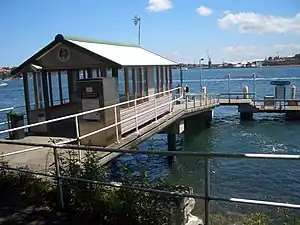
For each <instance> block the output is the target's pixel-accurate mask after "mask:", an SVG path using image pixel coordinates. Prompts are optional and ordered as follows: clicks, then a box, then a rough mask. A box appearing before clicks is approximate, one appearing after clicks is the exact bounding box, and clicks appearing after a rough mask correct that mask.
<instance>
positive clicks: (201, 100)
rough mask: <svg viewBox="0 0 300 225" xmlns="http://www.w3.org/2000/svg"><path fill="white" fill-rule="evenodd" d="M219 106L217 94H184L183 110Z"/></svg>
mask: <svg viewBox="0 0 300 225" xmlns="http://www.w3.org/2000/svg"><path fill="white" fill-rule="evenodd" d="M218 104H219V94H217V93H202V94H195V93H190V94H186V101H185V108H186V109H188V108H197V107H206V106H209V107H211V106H217V105H218Z"/></svg>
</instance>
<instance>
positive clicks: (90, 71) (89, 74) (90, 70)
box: [87, 68, 93, 78]
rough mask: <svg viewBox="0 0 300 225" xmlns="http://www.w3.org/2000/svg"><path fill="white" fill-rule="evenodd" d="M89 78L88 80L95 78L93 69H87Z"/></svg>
mask: <svg viewBox="0 0 300 225" xmlns="http://www.w3.org/2000/svg"><path fill="white" fill-rule="evenodd" d="M87 77H88V78H93V69H92V68H88V69H87Z"/></svg>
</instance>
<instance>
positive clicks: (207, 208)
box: [204, 158, 210, 225]
mask: <svg viewBox="0 0 300 225" xmlns="http://www.w3.org/2000/svg"><path fill="white" fill-rule="evenodd" d="M204 191H205V206H204V213H205V218H204V221H205V222H204V224H205V225H209V224H210V218H209V215H210V203H209V201H210V162H209V158H205V190H204Z"/></svg>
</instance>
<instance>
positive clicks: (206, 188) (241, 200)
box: [0, 140, 300, 225]
mask: <svg viewBox="0 0 300 225" xmlns="http://www.w3.org/2000/svg"><path fill="white" fill-rule="evenodd" d="M1 143H5V144H14V145H26V146H36V147H49V148H53V150H54V162H55V168H56V173H55V175H54V178H55V179H56V180H57V186H58V190H59V192H60V203H61V206H62V207H64V196H63V186H62V185H61V180H73V181H79V182H85V183H93V184H97V185H103V186H110V187H115V188H122V189H127V190H137V191H142V192H148V193H156V194H163V195H171V196H178V197H189V198H197V199H202V200H204V201H205V207H204V213H205V218H204V219H205V224H206V225H209V224H210V201H211V200H214V201H223V202H235V203H245V204H254V205H266V206H275V207H284V208H291V209H300V204H292V203H286V202H285V203H284V202H274V201H265V200H263V201H262V200H254V199H245V198H234V197H228V198H226V197H219V196H213V195H211V192H210V176H211V169H210V159H214V158H247V159H270V160H272V159H283V160H300V155H287V154H256V153H210V152H199V151H197V152H180V151H145V150H139V151H136V150H132V149H122V150H121V149H111V148H103V147H95V146H89V147H85V146H75V145H71V146H70V145H63V144H37V143H28V142H13V141H1V140H0V144H1ZM57 149H66V150H87V151H97V152H99V151H101V152H111V153H113V152H115V153H120V154H127V153H130V154H145V155H159V156H193V157H200V158H204V160H205V164H204V166H205V174H204V178H205V179H204V195H200V194H194V193H193V194H190V193H184V192H174V191H169V190H160V189H155V188H145V187H138V186H131V185H123V184H119V183H114V182H106V181H97V180H91V179H84V178H77V177H69V176H63V175H61V174H60V172H59V166H60V165H59V160H58V153H57ZM0 168H1V169H5V170H14V171H20V172H24V173H31V174H36V175H41V176H48V174H46V173H45V174H44V173H40V172H32V171H25V170H23V169H19V168H18V169H16V168H10V167H7V166H0Z"/></svg>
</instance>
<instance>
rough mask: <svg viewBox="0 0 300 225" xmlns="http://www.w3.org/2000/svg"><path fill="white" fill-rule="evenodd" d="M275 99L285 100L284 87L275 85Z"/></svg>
mask: <svg viewBox="0 0 300 225" xmlns="http://www.w3.org/2000/svg"><path fill="white" fill-rule="evenodd" d="M275 99H285V86H284V85H276V87H275Z"/></svg>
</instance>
